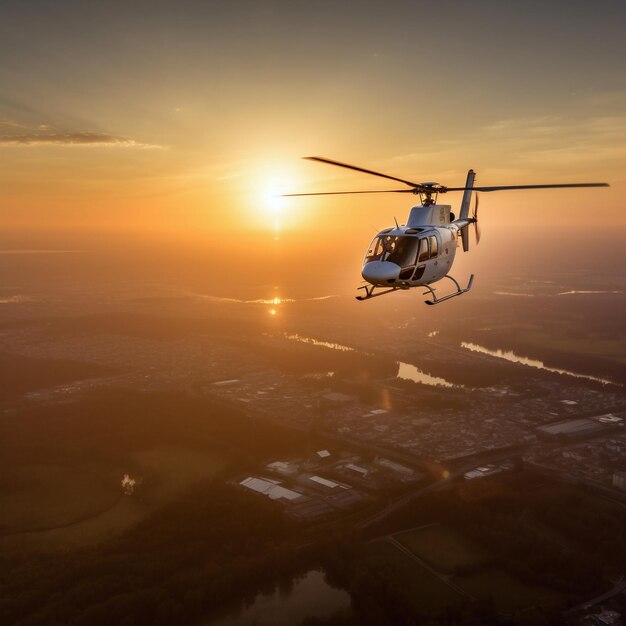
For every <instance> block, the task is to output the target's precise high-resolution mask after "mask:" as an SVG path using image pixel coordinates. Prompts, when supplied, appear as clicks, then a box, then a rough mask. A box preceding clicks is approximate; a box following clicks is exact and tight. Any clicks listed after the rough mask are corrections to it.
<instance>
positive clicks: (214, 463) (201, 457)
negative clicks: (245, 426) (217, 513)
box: [0, 446, 226, 552]
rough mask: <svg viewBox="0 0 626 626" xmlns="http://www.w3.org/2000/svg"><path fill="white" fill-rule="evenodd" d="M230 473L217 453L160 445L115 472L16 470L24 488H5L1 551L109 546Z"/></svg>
mask: <svg viewBox="0 0 626 626" xmlns="http://www.w3.org/2000/svg"><path fill="white" fill-rule="evenodd" d="M225 467H226V462H225V460H224V458H223V457H222V456H220V455H219V454H217V453H214V452H212V451H208V452H198V451H197V450H188V449H186V448H182V447H180V448H179V447H173V446H157V447H155V448H152V449H149V450H144V451H139V452H134V453H131V454H130V455H129V456H128V457H127V460H126V462H124V461H123V460H121V459H119V458H116V459H115V461H113V462H112V464H111V465H108V466H104V465H102V466H98V467H94V466H90V467H89V468H85V467H81V466H75V467H60V466H51V465H28V466H23V467H20V468H16V469H14V470H11V472H12V475H13V476H14V477H15V481H14V483H13V484H14V485H17V487H16V486H13V487H12V488H11V489H9V488H8V487H6V488H2V489H1V490H0V509H1V510H2V514H1V516H0V548H2V549H3V550H7V551H10V552H16V551H17V552H29V551H41V550H44V551H49V550H57V549H69V548H77V547H81V546H85V545H89V544H93V543H97V542H100V541H103V540H105V539H107V538H109V537H111V536H113V535H116V534H118V533H120V532H122V531H124V530H126V529H127V528H130V527H131V526H133V525H134V524H136V523H138V522H140V521H141V520H143V519H145V518H146V517H147V516H148V515H149V514H150V513H151V512H152V511H154V510H155V509H157V508H158V507H160V506H162V505H164V504H166V503H167V502H169V501H171V500H173V499H175V498H176V497H178V496H179V495H180V494H182V493H183V492H184V491H185V490H186V489H187V488H189V487H192V486H193V485H194V484H197V483H199V482H201V481H203V480H207V479H210V478H211V477H212V476H214V475H215V474H216V473H218V472H219V471H221V470H223V469H224V468H225ZM124 473H128V474H130V475H131V476H132V477H133V478H135V479H136V480H137V485H136V489H135V493H134V494H133V495H124V494H123V493H122V489H121V485H120V483H121V479H122V476H123V475H124ZM5 479H6V477H5ZM18 479H19V480H18ZM5 483H6V480H4V481H3V485H4V484H5Z"/></svg>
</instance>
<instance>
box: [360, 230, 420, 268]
mask: <svg viewBox="0 0 626 626" xmlns="http://www.w3.org/2000/svg"><path fill="white" fill-rule="evenodd" d="M418 244H419V239H417V238H416V237H392V236H389V235H384V236H382V237H376V238H375V239H374V241H372V243H371V245H370V247H369V250H368V252H367V255H366V256H365V262H366V263H369V262H370V261H389V262H390V263H395V264H396V265H399V266H400V267H407V266H412V265H415V260H416V257H417V246H418Z"/></svg>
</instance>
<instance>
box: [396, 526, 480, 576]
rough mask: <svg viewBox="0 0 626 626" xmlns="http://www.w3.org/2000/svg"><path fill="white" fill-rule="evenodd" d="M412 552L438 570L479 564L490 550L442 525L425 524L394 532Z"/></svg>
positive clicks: (444, 570) (446, 571)
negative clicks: (485, 549) (413, 528)
mask: <svg viewBox="0 0 626 626" xmlns="http://www.w3.org/2000/svg"><path fill="white" fill-rule="evenodd" d="M395 538H396V539H397V540H398V541H399V542H400V543H402V545H404V546H406V547H407V548H408V549H409V550H410V551H411V552H412V553H413V554H415V555H416V556H417V557H419V558H420V559H423V560H424V561H426V563H428V564H429V565H430V566H431V567H433V568H434V569H436V570H437V571H439V572H443V573H446V574H452V573H454V571H455V570H456V568H458V567H468V566H474V565H477V564H480V563H481V562H482V561H483V560H484V559H485V557H486V556H487V553H486V552H485V551H484V550H483V549H482V548H480V547H479V546H477V545H476V544H474V543H472V542H471V541H469V540H467V539H465V537H463V536H462V535H461V534H459V533H458V532H456V531H455V530H452V529H451V528H448V527H446V526H442V525H439V524H437V525H432V526H425V527H423V528H417V529H415V530H409V531H407V532H404V533H400V534H398V535H395Z"/></svg>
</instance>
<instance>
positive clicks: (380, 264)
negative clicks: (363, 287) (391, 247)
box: [361, 261, 400, 285]
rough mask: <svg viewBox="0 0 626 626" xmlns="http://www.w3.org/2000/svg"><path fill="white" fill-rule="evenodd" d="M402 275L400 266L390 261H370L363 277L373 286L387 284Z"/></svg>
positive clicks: (362, 273)
mask: <svg viewBox="0 0 626 626" xmlns="http://www.w3.org/2000/svg"><path fill="white" fill-rule="evenodd" d="M399 275H400V266H399V265H396V264H395V263H390V262H389V261H370V262H369V263H366V264H365V265H364V266H363V269H362V270H361V276H363V278H364V279H365V280H366V281H367V282H368V283H372V285H380V284H383V285H384V284H385V283H387V282H388V281H390V280H395V279H397V278H398V276H399Z"/></svg>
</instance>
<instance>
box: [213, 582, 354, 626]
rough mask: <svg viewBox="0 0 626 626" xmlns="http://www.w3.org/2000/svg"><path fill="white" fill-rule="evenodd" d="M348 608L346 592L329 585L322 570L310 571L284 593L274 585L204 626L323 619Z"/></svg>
mask: <svg viewBox="0 0 626 626" xmlns="http://www.w3.org/2000/svg"><path fill="white" fill-rule="evenodd" d="M349 607H350V595H349V594H348V592H347V591H344V590H343V589H337V588H335V587H331V586H330V585H329V584H328V583H327V582H326V579H325V577H324V572H322V571H319V570H311V571H309V572H307V573H306V574H305V575H304V577H302V578H299V579H296V580H295V581H294V584H293V587H292V588H291V589H290V590H289V592H288V593H281V591H280V589H279V588H278V587H276V589H274V591H273V592H272V593H269V594H267V593H259V594H258V595H257V596H256V598H255V599H254V601H253V602H252V604H251V605H250V606H248V607H246V608H242V609H240V610H239V611H237V612H236V613H233V614H231V615H228V616H226V617H224V618H221V619H217V620H214V621H210V622H207V623H206V626H252V625H254V626H292V625H293V624H299V623H300V622H301V621H302V620H305V619H307V618H309V617H318V618H325V617H329V616H330V615H332V614H333V613H336V612H337V611H339V610H342V609H348V608H349Z"/></svg>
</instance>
